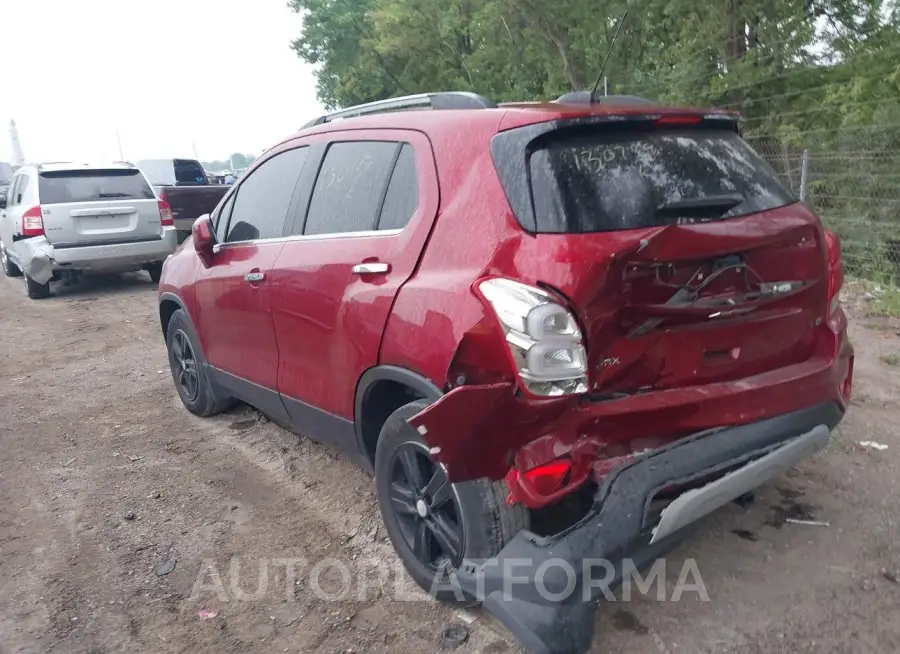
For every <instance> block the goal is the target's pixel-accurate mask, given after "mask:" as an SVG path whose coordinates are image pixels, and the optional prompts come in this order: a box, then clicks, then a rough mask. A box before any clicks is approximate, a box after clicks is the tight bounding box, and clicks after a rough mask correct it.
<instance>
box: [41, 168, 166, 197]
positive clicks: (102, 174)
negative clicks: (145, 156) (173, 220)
mask: <svg viewBox="0 0 900 654" xmlns="http://www.w3.org/2000/svg"><path fill="white" fill-rule="evenodd" d="M38 192H39V194H40V200H41V204H60V203H68V202H96V201H106V200H126V199H137V200H152V199H153V198H154V195H153V189H151V188H150V185H149V184H147V180H146V179H144V176H143V175H141V173H140V172H139V171H138V170H134V169H132V170H64V171H63V170H60V171H47V172H43V173H41V176H40V179H39V182H38Z"/></svg>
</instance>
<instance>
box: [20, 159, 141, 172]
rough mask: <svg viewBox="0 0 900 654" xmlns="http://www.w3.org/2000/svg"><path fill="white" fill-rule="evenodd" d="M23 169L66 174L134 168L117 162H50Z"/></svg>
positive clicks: (30, 165) (29, 165) (31, 165)
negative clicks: (70, 172)
mask: <svg viewBox="0 0 900 654" xmlns="http://www.w3.org/2000/svg"><path fill="white" fill-rule="evenodd" d="M22 167H23V168H34V169H35V170H37V171H39V172H48V171H50V172H65V171H69V170H117V169H121V170H128V169H132V168H134V166H132V165H131V164H129V163H124V162H119V161H117V162H115V163H110V164H100V163H82V162H75V161H48V162H46V163H37V164H28V165H26V166H22Z"/></svg>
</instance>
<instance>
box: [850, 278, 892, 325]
mask: <svg viewBox="0 0 900 654" xmlns="http://www.w3.org/2000/svg"><path fill="white" fill-rule="evenodd" d="M844 288H845V290H846V291H849V292H851V293H853V294H857V293H859V294H861V295H863V296H864V297H865V298H866V308H867V310H868V314H869V316H870V317H886V318H900V286H898V285H897V283H896V280H895V279H893V278H889V280H888V282H887V283H883V284H882V283H878V282H875V281H872V280H870V279H861V278H859V277H856V278H853V277H848V279H847V283H846V284H845V285H844Z"/></svg>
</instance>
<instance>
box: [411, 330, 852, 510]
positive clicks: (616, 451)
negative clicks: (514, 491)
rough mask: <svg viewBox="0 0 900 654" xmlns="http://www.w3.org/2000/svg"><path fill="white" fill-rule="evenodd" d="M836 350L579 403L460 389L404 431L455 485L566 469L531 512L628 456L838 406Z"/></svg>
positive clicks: (847, 368)
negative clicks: (415, 432) (556, 463)
mask: <svg viewBox="0 0 900 654" xmlns="http://www.w3.org/2000/svg"><path fill="white" fill-rule="evenodd" d="M823 328H825V327H824V326H823ZM840 342H841V346H840V349H839V351H838V355H837V358H832V357H833V355H834V353H833V351H831V350H829V349H826V348H823V350H822V351H821V352H820V353H819V355H817V356H815V357H813V358H811V359H810V360H809V361H805V362H803V363H799V364H795V365H790V366H784V367H782V368H779V369H777V370H773V371H769V372H766V373H762V374H759V375H755V376H751V377H747V378H743V379H739V380H732V381H725V382H719V383H716V384H709V385H697V386H690V387H683V388H675V389H664V390H660V391H649V392H646V393H634V394H630V395H625V396H620V397H616V398H614V399H608V400H605V401H592V400H590V399H587V398H585V397H583V396H569V397H561V398H553V399H545V400H536V399H533V398H529V397H526V396H524V395H523V394H522V393H520V392H518V391H517V389H516V386H515V384H514V383H512V382H507V383H498V384H484V385H478V386H460V387H458V388H455V389H453V390H452V391H450V392H449V393H447V394H446V395H444V396H443V397H442V398H441V399H440V400H438V401H437V402H435V403H434V404H432V405H430V406H429V407H428V408H426V409H425V410H423V411H422V412H420V413H419V414H417V415H416V416H414V417H413V418H412V419H411V420H410V424H412V425H413V426H414V427H416V428H418V429H419V431H420V433H422V434H423V437H424V439H425V441H426V442H427V443H428V445H429V446H430V447H431V448H433V456H434V458H435V459H436V460H437V461H440V462H441V463H442V464H444V465H445V466H446V468H447V474H448V477H449V478H450V480H451V481H453V482H461V481H467V480H470V479H476V478H479V477H488V478H490V479H500V478H502V477H504V476H506V475H507V473H508V472H509V471H510V470H511V469H515V470H518V471H520V472H525V471H527V470H531V469H533V468H536V467H537V466H540V465H544V464H546V463H548V462H550V461H553V460H556V459H561V458H565V459H567V460H569V461H570V462H571V465H572V470H573V472H572V474H571V475H570V479H569V480H568V483H566V484H565V485H564V488H563V489H558V490H564V491H565V492H561V493H557V492H554V493H553V494H552V495H548V496H546V497H543V498H541V497H534V496H532V497H530V498H528V497H523V498H521V499H523V501H525V500H527V501H525V503H526V504H527V505H528V506H529V507H530V508H537V507H539V506H543V505H546V504H548V503H551V502H553V501H554V500H555V499H557V498H558V497H559V496H560V495H565V494H566V492H570V491H571V490H574V488H575V487H577V485H578V484H580V483H582V482H583V481H584V480H585V479H586V478H588V476H592V477H593V478H594V479H595V480H596V481H597V482H598V483H600V482H602V480H603V479H604V478H605V477H606V475H607V474H608V473H609V472H610V470H611V469H612V468H615V467H616V466H618V465H621V464H622V463H624V462H627V461H628V460H629V459H630V458H632V457H633V456H635V455H637V454H643V453H645V452H647V451H653V450H655V449H658V448H659V447H663V446H666V445H668V444H671V443H673V442H675V441H677V440H679V439H681V438H683V437H685V436H687V435H689V434H694V433H697V432H699V431H703V430H707V429H714V428H719V427H728V426H736V425H742V424H747V423H751V422H755V421H759V420H764V419H767V418H769V417H772V416H777V415H780V414H783V413H787V412H790V411H795V410H798V409H802V408H803V407H806V406H812V405H814V404H817V403H820V402H822V401H833V402H835V403H837V404H838V405H839V406H845V403H846V401H847V398H846V397H845V396H844V389H845V388H846V381H847V379H848V377H849V375H850V374H851V371H852V357H853V352H852V348H851V347H850V345H849V342H848V341H847V339H846V337H845V335H841V338H840ZM423 427H424V430H423V429H422V428H423ZM585 470H587V471H588V472H587V474H585V473H584V471H585Z"/></svg>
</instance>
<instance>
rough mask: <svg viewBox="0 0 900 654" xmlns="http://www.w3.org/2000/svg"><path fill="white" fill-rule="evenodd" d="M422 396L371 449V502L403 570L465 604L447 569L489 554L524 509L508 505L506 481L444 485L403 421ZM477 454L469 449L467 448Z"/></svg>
mask: <svg viewBox="0 0 900 654" xmlns="http://www.w3.org/2000/svg"><path fill="white" fill-rule="evenodd" d="M426 406H428V403H427V402H425V401H423V400H418V401H416V402H411V403H409V404H407V405H405V406H403V407H401V408H399V409H397V410H396V411H394V413H392V414H391V415H390V417H389V418H388V419H387V421H386V422H385V424H384V426H383V427H382V429H381V435H380V436H379V440H378V447H377V449H376V452H375V485H376V494H377V497H378V507H379V509H380V510H381V517H382V519H383V520H384V525H385V529H386V530H387V533H388V537H389V538H390V539H391V542H392V543H393V545H394V549H395V550H396V551H397V554H398V556H399V557H400V560H401V561H402V562H403V565H404V567H405V568H406V570H407V572H409V574H410V576H411V577H412V578H413V579H414V580H415V581H416V583H417V584H419V586H421V587H422V588H423V589H424V590H425V591H426V592H428V593H429V594H431V595H432V596H434V597H435V598H437V599H439V600H441V601H444V602H450V603H454V604H462V605H472V604H474V603H476V598H473V597H469V596H466V595H462V596H461V595H460V594H459V590H458V588H456V587H454V586H455V585H454V584H451V583H450V577H449V576H448V575H449V573H450V572H451V571H453V570H455V569H457V568H458V567H459V566H460V565H461V564H462V562H463V561H464V560H465V559H471V560H477V559H486V558H491V557H493V556H495V555H496V554H497V553H499V552H500V550H501V549H503V547H504V546H505V545H506V544H507V543H509V541H510V540H512V538H513V537H514V536H515V535H516V534H517V533H518V532H519V531H520V530H521V529H526V528H528V526H529V514H528V511H527V509H526V508H525V507H523V506H521V505H513V506H508V505H507V504H506V497H507V495H508V493H509V491H508V489H507V486H506V483H505V482H503V481H498V482H493V483H491V482H490V481H488V480H486V479H477V480H473V481H468V482H463V483H457V484H451V483H450V482H449V481H448V480H447V477H446V472H445V469H444V467H443V466H442V465H440V464H436V463H435V462H433V461H432V460H431V457H430V456H429V448H428V446H427V445H426V444H425V442H424V441H423V440H422V437H421V436H420V435H419V433H418V431H417V430H416V429H414V428H413V427H412V426H410V424H409V423H408V422H407V420H409V419H410V418H412V417H413V416H414V415H416V414H417V413H419V412H420V411H422V410H423V409H424V408H425V407H426ZM475 454H476V453H474V452H473V455H475Z"/></svg>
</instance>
